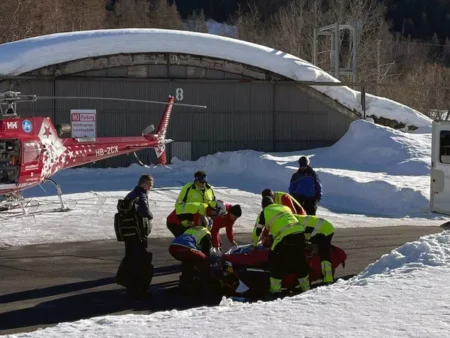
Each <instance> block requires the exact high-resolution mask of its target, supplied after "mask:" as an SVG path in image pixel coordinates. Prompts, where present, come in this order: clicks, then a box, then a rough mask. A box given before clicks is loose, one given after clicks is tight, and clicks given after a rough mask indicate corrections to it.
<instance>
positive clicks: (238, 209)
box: [230, 204, 242, 217]
mask: <svg viewBox="0 0 450 338" xmlns="http://www.w3.org/2000/svg"><path fill="white" fill-rule="evenodd" d="M230 214H233V215H234V216H236V217H241V216H242V209H241V206H240V205H239V204H235V205H233V206H232V207H231V208H230Z"/></svg>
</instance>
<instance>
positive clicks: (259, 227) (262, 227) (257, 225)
mask: <svg viewBox="0 0 450 338" xmlns="http://www.w3.org/2000/svg"><path fill="white" fill-rule="evenodd" d="M255 228H257V229H264V225H262V224H259V223H257V224H255Z"/></svg>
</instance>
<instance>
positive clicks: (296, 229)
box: [252, 196, 310, 298]
mask: <svg viewBox="0 0 450 338" xmlns="http://www.w3.org/2000/svg"><path fill="white" fill-rule="evenodd" d="M261 205H262V208H263V211H261V213H260V214H259V215H258V218H257V221H256V226H255V228H254V230H253V235H252V244H253V247H256V246H257V245H258V242H259V239H260V235H261V232H262V230H263V229H264V228H266V229H267V230H268V231H269V232H270V233H271V234H272V236H273V244H272V247H271V250H270V253H269V270H270V290H269V292H270V295H271V296H272V297H273V298H277V297H279V296H281V293H282V289H281V284H282V280H283V278H284V277H285V276H287V275H289V274H291V273H295V274H296V275H297V279H298V284H299V285H298V288H299V290H300V289H301V291H307V290H309V289H310V284H309V271H308V265H307V263H306V257H305V233H304V231H305V229H304V227H303V226H302V225H301V224H300V223H299V222H298V220H297V218H296V217H295V216H296V215H295V214H293V213H292V211H291V210H290V209H289V208H288V207H286V206H284V205H279V204H275V202H274V201H273V199H272V198H270V197H269V196H266V197H264V198H263V199H262V203H261Z"/></svg>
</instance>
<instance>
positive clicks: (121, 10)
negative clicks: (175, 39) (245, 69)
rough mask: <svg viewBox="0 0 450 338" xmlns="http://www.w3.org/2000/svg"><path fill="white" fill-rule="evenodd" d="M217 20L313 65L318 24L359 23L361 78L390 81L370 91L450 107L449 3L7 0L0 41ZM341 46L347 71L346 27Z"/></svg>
mask: <svg viewBox="0 0 450 338" xmlns="http://www.w3.org/2000/svg"><path fill="white" fill-rule="evenodd" d="M211 19H212V20H215V21H217V22H222V23H227V24H229V25H233V26H235V27H236V30H237V37H238V38H239V39H241V40H246V41H250V42H255V43H258V44H262V45H266V46H269V47H272V48H275V49H279V50H282V51H284V52H287V53H290V54H293V55H295V56H298V57H300V58H302V59H304V60H306V61H308V62H312V59H313V57H312V54H313V53H312V51H313V31H314V28H318V27H323V26H326V25H330V24H334V23H340V24H351V25H357V27H358V35H357V70H358V74H357V81H359V82H366V83H381V84H388V85H389V86H387V87H375V86H372V87H368V88H367V89H366V90H367V92H369V93H373V94H377V95H382V96H385V97H388V98H392V99H394V100H396V101H399V102H401V103H403V104H406V105H408V106H411V107H414V108H416V109H418V110H420V111H422V112H424V113H429V112H430V111H431V110H447V109H449V106H450V90H449V89H447V87H446V86H447V83H449V80H450V68H449V67H450V1H449V0H384V1H381V0H250V1H245V0H78V1H73V0H40V1H39V5H38V6H36V2H35V1H34V0H2V1H0V28H1V29H0V43H4V42H10V41H15V40H19V39H23V38H27V37H33V36H39V35H44V34H50V33H56V32H70V31H79V30H90V29H104V28H106V29H108V28H138V27H142V28H165V29H178V30H190V31H199V32H207V25H206V22H207V21H208V20H211ZM339 45H340V53H339V62H340V66H341V67H343V68H349V67H350V66H351V61H352V58H353V55H352V49H351V47H352V41H351V39H350V37H349V35H348V34H346V33H345V32H342V34H341V36H340V41H339ZM318 47H319V48H318V50H319V56H318V66H319V67H321V68H322V69H324V70H326V71H329V70H330V67H331V63H330V61H331V58H330V38H329V37H320V39H319V41H318ZM340 80H341V81H346V80H351V79H350V78H348V77H346V76H341V77H340ZM418 86H420V87H418ZM354 89H356V90H360V89H361V88H357V87H355V88H354Z"/></svg>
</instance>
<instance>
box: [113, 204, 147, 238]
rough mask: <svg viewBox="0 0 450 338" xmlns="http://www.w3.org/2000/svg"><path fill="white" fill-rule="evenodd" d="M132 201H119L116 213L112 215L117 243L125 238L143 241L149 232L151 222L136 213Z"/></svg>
mask: <svg viewBox="0 0 450 338" xmlns="http://www.w3.org/2000/svg"><path fill="white" fill-rule="evenodd" d="M138 199H139V197H137V198H136V199H134V200H127V199H119V201H118V202H117V211H118V212H117V213H116V214H115V215H114V231H115V233H116V239H117V241H118V242H123V241H124V239H125V238H126V237H137V238H138V239H139V240H141V241H142V240H145V239H146V238H147V236H148V235H149V234H150V232H151V222H149V220H148V219H147V218H144V217H143V216H142V215H139V214H138V213H136V209H135V203H136V201H137V200H138Z"/></svg>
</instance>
